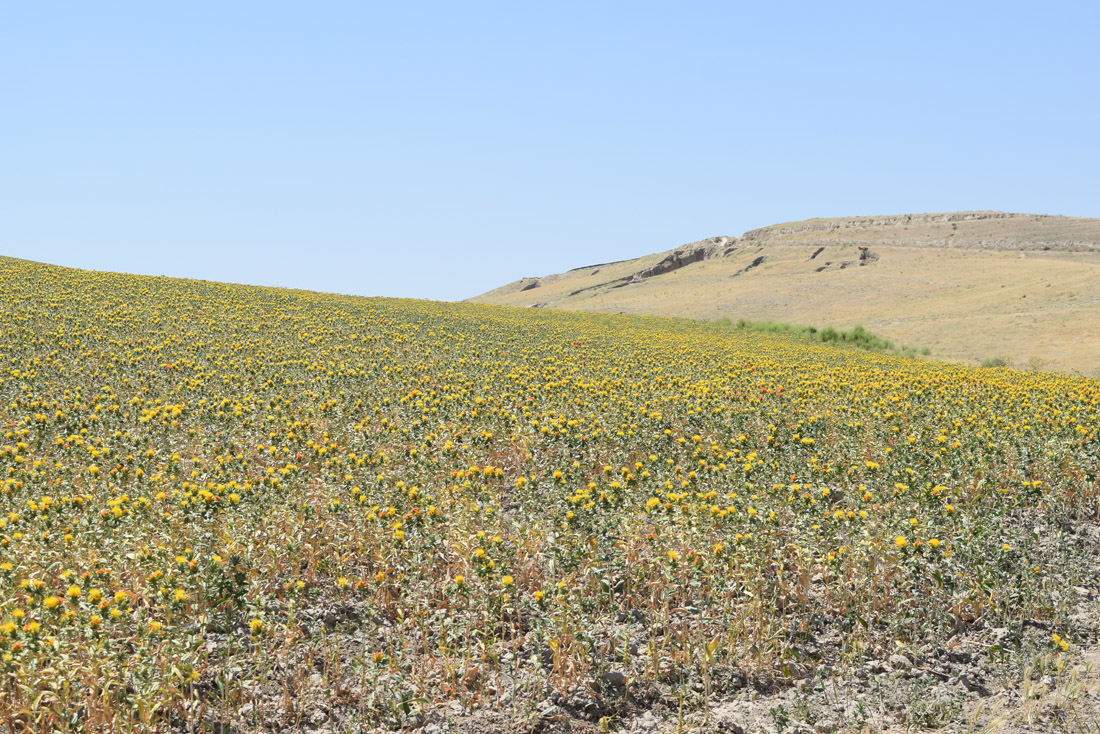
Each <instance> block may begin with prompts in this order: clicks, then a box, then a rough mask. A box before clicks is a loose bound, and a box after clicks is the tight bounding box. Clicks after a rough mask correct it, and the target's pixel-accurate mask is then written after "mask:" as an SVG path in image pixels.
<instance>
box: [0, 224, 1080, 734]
mask: <svg viewBox="0 0 1100 734" xmlns="http://www.w3.org/2000/svg"><path fill="white" fill-rule="evenodd" d="M712 244H714V245H716V246H719V247H720V246H721V244H720V243H712ZM854 267H859V266H854ZM0 324H3V329H4V338H3V339H2V340H0V360H2V361H3V365H4V369H3V371H0V406H2V407H0V424H2V428H3V431H4V436H3V439H2V441H0V469H2V470H3V482H2V484H0V665H2V667H3V671H4V678H5V680H6V681H7V683H6V685H7V688H6V690H5V695H4V696H3V697H2V698H0V722H6V723H7V726H6V727H5V728H6V729H7V730H8V731H19V732H26V731H35V732H37V731H43V732H45V731H49V732H89V733H91V732H118V731H124V732H185V731H186V732H191V731H195V732H198V731H217V732H227V731H232V732H240V733H241V734H251V733H253V732H255V733H257V734H258V733H259V732H267V733H270V732H315V733H319V732H345V731H362V732H367V731H370V732H382V731H397V730H401V731H414V730H415V731H419V732H424V733H427V732H436V733H437V734H442V732H475V733H481V734H488V733H489V732H541V733H542V734H564V733H565V732H572V733H573V734H578V733H581V734H597V732H608V731H617V732H623V733H624V734H625V733H627V732H635V733H636V732H643V731H644V732H649V733H651V734H672V732H685V731H695V732H711V731H727V732H730V731H734V732H735V731H748V732H763V731H769V732H770V731H775V730H776V729H781V730H788V731H795V730H798V731H806V730H813V731H818V732H834V731H835V732H867V731H875V732H879V731H921V730H928V729H931V730H935V731H963V730H968V731H993V730H996V731H999V732H1006V733H1007V732H1024V731H1038V730H1042V731H1052V730H1055V728H1057V730H1059V731H1074V732H1076V731H1080V732H1085V731H1090V732H1091V731H1094V728H1093V726H1092V724H1093V723H1095V722H1096V721H1097V720H1098V717H1100V710H1098V707H1097V701H1098V700H1100V698H1098V697H1097V693H1100V674H1098V673H1097V667H1096V664H1097V663H1100V646H1098V645H1097V642H1096V641H1097V638H1098V624H1097V622H1098V620H1100V604H1098V602H1097V589H1098V588H1100V582H1098V579H1100V562H1098V559H1100V533H1097V530H1096V520H1097V518H1098V517H1100V504H1098V495H1100V492H1098V489H1100V485H1098V484H1097V456H1098V453H1100V433H1098V426H1100V415H1098V412H1097V406H1098V405H1100V382H1097V381H1096V380H1090V379H1085V378H1080V377H1072V376H1066V375H1054V374H1031V373H1022V372H1016V371H1012V370H1003V369H998V370H983V369H977V368H972V367H968V366H965V365H958V364H940V363H934V362H927V361H920V360H912V359H903V358H899V357H895V356H891V355H887V354H878V353H872V352H868V351H865V350H859V349H849V348H836V347H832V346H826V345H822V344H817V343H814V342H812V341H810V340H806V339H801V338H800V337H798V336H797V335H792V334H772V333H759V332H752V331H743V330H733V329H722V328H716V327H715V326H714V325H711V324H701V323H696V322H692V321H689V320H684V319H668V318H657V317H645V316H620V315H614V314H602V313H566V312H557V311H547V310H531V309H516V308H500V307H495V306H481V305H470V304H453V303H439V302H431V301H413V300H398V299H385V298H359V297H350V296H337V295H331V294H324V293H313V292H308V291H292V290H285V289H279V288H258V287H249V286H239V285H230V284H225V283H216V282H207V281H197V280H179V279H173V278H154V277H144V276H134V275H120V274H113V273H100V272H87V271H81V270H74V269H69V268H58V267H51V266H46V265H40V264H37V263H30V262H25V261H17V260H9V259H5V258H0ZM781 725H782V726H781Z"/></svg>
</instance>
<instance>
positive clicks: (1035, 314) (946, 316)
mask: <svg viewBox="0 0 1100 734" xmlns="http://www.w3.org/2000/svg"><path fill="white" fill-rule="evenodd" d="M692 252H705V254H706V256H705V257H704V258H703V259H699V260H695V259H693V258H690V257H689V258H686V259H684V260H682V262H683V263H684V264H683V265H682V266H681V267H678V268H675V269H669V270H667V271H666V272H659V273H656V274H650V275H645V273H646V272H647V270H650V269H652V268H654V267H655V266H657V265H658V264H659V263H661V262H662V260H664V259H665V258H668V257H669V256H670V255H675V254H677V253H679V254H680V255H683V254H686V253H692ZM576 264H577V265H584V264H585V263H576ZM470 300H471V302H475V303H492V304H498V305H507V306H523V307H530V306H534V305H539V306H541V307H545V308H551V309H565V310H571V311H602V312H609V313H629V314H649V315H660V316H680V317H687V318H692V319H707V320H716V319H722V318H728V319H730V320H732V321H737V320H738V319H749V320H754V321H759V320H771V321H781V322H790V323H794V324H801V325H809V326H815V327H819V328H822V327H827V326H833V327H837V328H844V329H851V328H852V327H854V326H856V325H863V326H864V327H866V328H867V329H869V330H870V331H871V332H873V333H875V334H878V335H881V336H882V337H884V338H886V339H889V340H891V341H893V342H894V343H895V344H897V345H905V346H909V347H913V348H916V349H918V350H920V349H924V348H927V349H928V350H929V351H930V352H931V353H932V355H933V357H934V358H936V359H944V360H952V361H958V362H962V363H967V364H972V365H977V364H980V363H981V362H983V361H985V360H990V359H997V358H1002V359H1004V360H1006V361H1007V362H1008V363H1009V364H1011V365H1013V366H1015V367H1016V368H1018V369H1028V370H1044V371H1054V372H1065V373H1079V374H1082V375H1085V376H1088V377H1093V378H1096V377H1100V220H1097V219H1083V218H1070V217H1050V216H1043V217H1039V216H1030V215H1022V214H1001V213H998V212H961V213H957V214H939V215H909V216H899V217H868V218H852V219H839V218H838V219H821V220H809V221H807V222H794V223H789V224H781V225H776V226H774V227H767V228H764V229H761V230H755V231H752V232H747V233H745V234H744V235H742V236H741V237H738V238H732V237H724V238H715V239H713V240H704V241H702V242H699V243H692V244H690V245H683V246H682V247H679V248H677V249H676V250H671V251H668V252H663V253H658V254H654V255H646V256H644V257H639V258H637V259H633V260H625V261H622V262H618V263H610V264H607V265H598V266H596V265H594V266H590V267H580V268H576V269H575V270H570V271H568V272H565V273H560V274H557V275H550V276H546V277H541V278H524V279H522V280H519V281H516V282H514V283H510V284H508V285H505V286H503V287H501V288H498V289H496V290H493V291H490V292H488V293H485V294H482V295H480V296H477V297H475V298H472V299H470Z"/></svg>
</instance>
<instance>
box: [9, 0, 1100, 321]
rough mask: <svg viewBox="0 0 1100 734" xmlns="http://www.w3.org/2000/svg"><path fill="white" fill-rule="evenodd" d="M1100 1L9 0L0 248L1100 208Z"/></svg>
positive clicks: (317, 273)
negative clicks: (287, 0)
mask: <svg viewBox="0 0 1100 734" xmlns="http://www.w3.org/2000/svg"><path fill="white" fill-rule="evenodd" d="M1098 29H1100V3H1093V2H1083V1H1082V2H1072V3H1070V2H1057V1H1054V2H1045V3H1032V2H1027V3H1023V2H1021V3H1017V2H1012V1H1011V0H1003V1H1001V2H989V3H986V2H958V1H956V2H951V3H938V2H923V3H919V4H918V3H889V2H881V0H880V1H878V2H873V3H844V2H832V3H821V2H812V3H782V2H776V3H752V4H748V3H744V4H743V3H736V2H713V3H710V2H667V3H646V2H623V3H616V2H593V1H592V0H588V1H587V2H579V3H573V2H554V3H516V2H510V3H479V2H472V1H471V2H463V3H453V2H449V3H426V2H402V3H368V2H347V3H342V2H316V3H282V2H273V1H270V0H269V1H266V2H254V3H250V2H243V1H242V2H232V3H226V2H217V3H213V2H211V3H205V2H187V3H149V2H140V3H138V2H135V3H123V2H101V3H16V2H2V1H0V69H2V70H3V72H2V73H0V254H3V255H9V256H13V257H21V258H26V259H31V260H39V261H43V262H49V263H54V264H59V265H68V266H73V267H81V268H89V269H95V270H111V271H122V272H134V273H144V274H149V275H171V276H179V277H191V278H202V279H207V280H221V281H230V282H241V283H254V284H262V285H278V286H289V287H296V288H307V289H311V290H321V291H331V292H338V293H351V294H359V295H380V296H402V297H413V298H430V299H437V300H457V299H462V298H467V297H470V296H474V295H477V294H479V293H482V292H484V291H487V290H489V289H492V288H494V287H497V286H499V285H503V284H504V283H507V282H509V281H512V280H515V279H518V278H520V277H524V276H537V275H545V274H548V273H552V272H559V271H562V270H566V269H569V268H573V267H579V266H583V265H588V264H592V263H597V262H606V261H611V260H618V259H625V258H631V257H636V256H640V255H643V254H648V253H651V252H659V251H662V250H667V249H671V248H673V247H676V246H677V245H680V244H682V243H685V242H692V241H695V240H699V239H702V238H705V237H711V236H715V235H739V234H741V233H742V232H744V231H746V230H749V229H753V228H756V227H761V226H766V225H768V224H774V223H778V222H784V221H794V220H799V219H807V218H810V217H819V216H822V217H824V216H848V215H865V214H901V213H912V212H932V211H957V210H966V209H996V210H1002V211H1020V212H1029V213H1042V214H1065V215H1071V216H1091V217H1100V42H1097V33H1098Z"/></svg>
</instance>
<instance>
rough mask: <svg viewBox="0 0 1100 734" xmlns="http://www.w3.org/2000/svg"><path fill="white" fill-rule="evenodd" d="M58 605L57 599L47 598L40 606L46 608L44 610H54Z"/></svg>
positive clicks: (54, 597)
mask: <svg viewBox="0 0 1100 734" xmlns="http://www.w3.org/2000/svg"><path fill="white" fill-rule="evenodd" d="M60 603H61V600H60V599H58V598H57V597H56V596H47V597H46V598H45V599H43V600H42V605H43V606H44V607H46V609H56V608H57V606H58V605H59V604H60Z"/></svg>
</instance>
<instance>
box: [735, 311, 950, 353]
mask: <svg viewBox="0 0 1100 734" xmlns="http://www.w3.org/2000/svg"><path fill="white" fill-rule="evenodd" d="M715 323H716V324H717V325H719V326H722V327H727V328H736V329H744V330H747V331H759V332H765V333H780V332H781V333H785V334H796V335H800V336H804V337H807V338H809V339H812V340H814V341H819V342H822V343H824V344H847V345H849V346H853V347H858V348H860V349H869V350H871V351H874V352H889V353H892V354H899V355H902V356H907V357H915V356H916V355H917V354H918V350H917V349H915V348H913V347H905V346H902V347H897V346H895V345H894V343H893V342H891V341H890V340H889V339H883V338H882V337H881V336H877V335H875V334H872V333H871V332H869V331H867V330H866V329H864V328H863V327H862V326H856V327H855V328H853V329H851V330H850V331H844V330H843V329H836V328H833V327H832V326H827V327H825V328H824V329H818V328H817V327H815V326H800V325H798V324H785V323H780V322H776V321H749V320H748V319H738V320H737V321H736V322H733V321H731V320H730V319H729V318H727V317H722V318H720V319H718V320H717V321H716V322H715ZM930 352H931V350H929V349H928V347H924V348H923V349H921V350H920V351H919V353H920V354H924V355H927V354H930Z"/></svg>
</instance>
